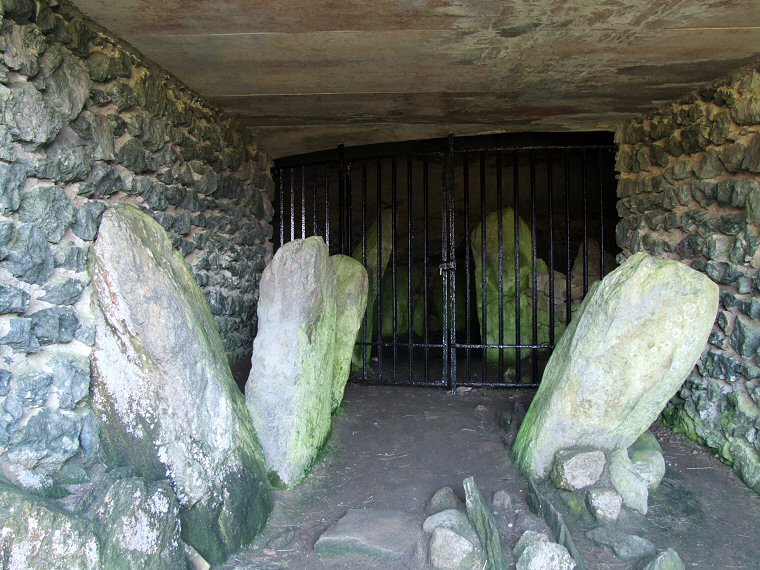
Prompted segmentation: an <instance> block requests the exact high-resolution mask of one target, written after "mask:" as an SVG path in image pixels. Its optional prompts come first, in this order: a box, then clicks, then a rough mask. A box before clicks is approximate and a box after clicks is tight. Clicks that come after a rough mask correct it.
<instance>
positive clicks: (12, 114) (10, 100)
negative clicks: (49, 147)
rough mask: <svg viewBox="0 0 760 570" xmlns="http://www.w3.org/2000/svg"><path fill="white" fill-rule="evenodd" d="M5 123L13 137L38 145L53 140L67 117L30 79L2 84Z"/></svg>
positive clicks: (0, 101)
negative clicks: (46, 98) (11, 84)
mask: <svg viewBox="0 0 760 570" xmlns="http://www.w3.org/2000/svg"><path fill="white" fill-rule="evenodd" d="M0 108H2V111H3V114H2V119H3V120H2V123H3V124H4V125H5V126H6V127H7V128H8V131H9V132H10V134H11V136H12V137H13V139H14V140H21V141H24V142H29V143H33V144H36V145H40V144H45V143H49V142H50V141H52V140H53V139H54V138H55V136H56V135H57V134H58V132H59V131H60V130H61V128H62V127H63V124H64V117H63V116H62V115H61V113H59V112H57V111H56V110H55V109H54V108H53V107H52V106H51V104H49V103H48V102H47V101H46V100H45V99H44V98H43V96H42V94H41V93H40V92H39V91H37V89H35V87H34V85H32V84H31V83H28V82H21V83H16V84H14V85H13V86H12V87H11V88H6V87H0Z"/></svg>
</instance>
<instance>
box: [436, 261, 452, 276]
mask: <svg viewBox="0 0 760 570" xmlns="http://www.w3.org/2000/svg"><path fill="white" fill-rule="evenodd" d="M456 266H457V262H456V261H446V262H445V263H441V264H440V265H439V266H438V275H443V272H444V271H454V269H456Z"/></svg>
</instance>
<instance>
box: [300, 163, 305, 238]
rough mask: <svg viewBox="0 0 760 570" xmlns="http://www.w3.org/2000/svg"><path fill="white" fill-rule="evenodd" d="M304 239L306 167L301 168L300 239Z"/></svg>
mask: <svg viewBox="0 0 760 570" xmlns="http://www.w3.org/2000/svg"><path fill="white" fill-rule="evenodd" d="M305 237H306V165H303V166H301V239H304V238H305Z"/></svg>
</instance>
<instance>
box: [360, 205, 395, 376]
mask: <svg viewBox="0 0 760 570" xmlns="http://www.w3.org/2000/svg"><path fill="white" fill-rule="evenodd" d="M378 222H381V223H380V224H378ZM378 233H379V234H380V235H378ZM392 251H393V212H392V211H391V210H389V209H388V210H382V211H381V212H380V220H378V221H376V222H375V223H374V224H372V227H371V228H370V229H369V231H368V232H367V236H366V247H365V242H363V241H362V242H359V244H358V245H357V246H356V247H355V248H354V251H353V252H352V253H351V257H353V258H354V259H355V260H356V261H358V262H359V263H361V264H363V265H364V266H365V267H366V268H367V276H368V278H369V284H368V288H367V342H370V341H372V339H373V338H374V335H375V333H376V331H375V328H376V327H377V325H376V324H375V317H376V316H377V315H376V312H377V309H376V308H375V301H376V300H377V292H378V287H379V284H380V281H382V279H383V273H385V268H386V267H387V266H388V261H389V260H390V258H391V252H392ZM365 253H366V256H367V257H366V264H365V257H364V256H365ZM363 338H364V335H363V333H361V332H360V334H359V339H363ZM370 353H371V350H369V349H368V355H369V354H370ZM363 362H364V347H362V346H357V347H356V348H355V349H354V356H353V359H352V361H351V366H352V367H353V368H354V369H355V370H358V369H359V368H361V367H362V366H363Z"/></svg>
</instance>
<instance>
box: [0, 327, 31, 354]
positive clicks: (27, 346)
mask: <svg viewBox="0 0 760 570" xmlns="http://www.w3.org/2000/svg"><path fill="white" fill-rule="evenodd" d="M9 326H10V329H9V330H8V332H7V333H6V334H5V336H3V337H2V338H0V344H4V345H6V346H10V347H11V348H12V349H13V352H38V351H39V350H40V343H39V341H38V340H37V337H36V336H34V334H33V333H32V319H11V320H10V322H9Z"/></svg>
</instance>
